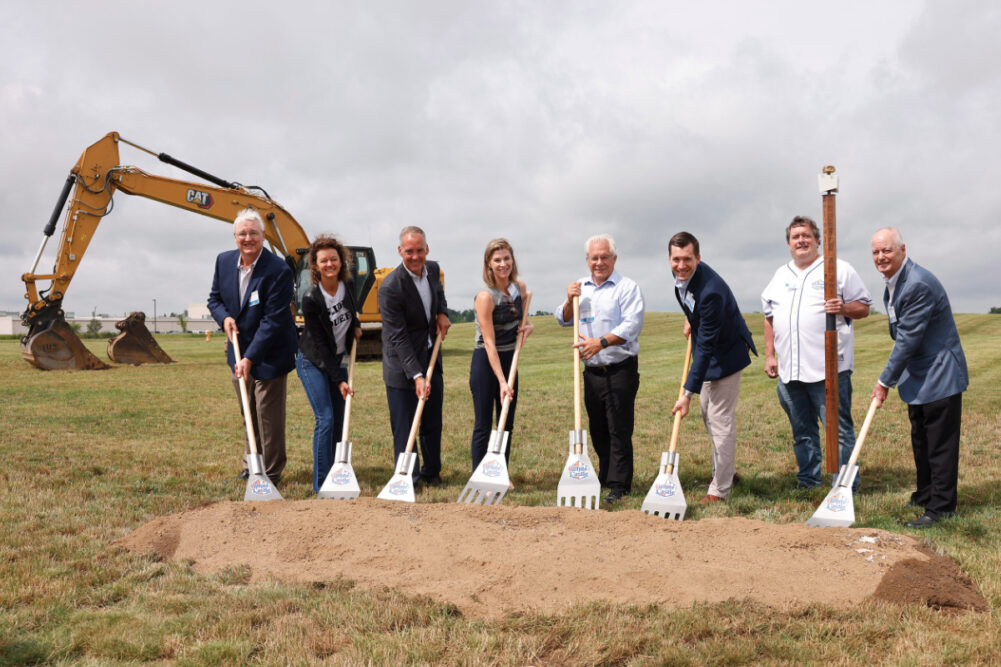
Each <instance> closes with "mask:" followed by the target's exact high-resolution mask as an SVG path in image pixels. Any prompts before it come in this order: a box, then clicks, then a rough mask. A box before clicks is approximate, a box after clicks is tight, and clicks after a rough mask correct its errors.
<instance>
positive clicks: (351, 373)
mask: <svg viewBox="0 0 1001 667" xmlns="http://www.w3.org/2000/svg"><path fill="white" fill-rule="evenodd" d="M357 353H358V339H357V338H355V337H354V336H352V337H351V357H350V360H349V361H348V389H354V388H355V356H356V355H357ZM350 428H351V394H350V393H348V397H347V398H345V399H344V429H343V430H342V431H341V442H347V441H348V432H349V429H350Z"/></svg>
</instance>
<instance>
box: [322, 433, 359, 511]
mask: <svg viewBox="0 0 1001 667" xmlns="http://www.w3.org/2000/svg"><path fill="white" fill-rule="evenodd" d="M360 495H361V487H359V486H358V478H357V477H355V471H354V468H352V467H351V443H350V442H344V441H341V442H338V443H337V449H336V451H335V454H334V465H333V466H331V467H330V472H329V473H327V477H326V479H324V480H323V484H322V485H321V486H320V491H319V493H317V494H316V497H317V498H333V499H334V500H354V499H355V498H357V497H358V496H360Z"/></svg>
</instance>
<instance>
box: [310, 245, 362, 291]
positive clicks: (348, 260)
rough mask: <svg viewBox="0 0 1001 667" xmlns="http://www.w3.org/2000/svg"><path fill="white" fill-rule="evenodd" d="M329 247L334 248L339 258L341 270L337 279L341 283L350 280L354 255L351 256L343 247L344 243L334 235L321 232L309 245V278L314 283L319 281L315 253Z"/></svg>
mask: <svg viewBox="0 0 1001 667" xmlns="http://www.w3.org/2000/svg"><path fill="white" fill-rule="evenodd" d="M330 248H333V249H334V250H336V251H337V256H338V257H340V258H341V271H340V273H338V274H337V280H339V281H340V282H342V283H346V282H348V281H349V280H351V267H352V265H353V264H354V257H352V256H351V251H350V250H348V249H347V248H346V247H344V244H343V243H341V242H340V241H338V240H337V239H336V238H335V237H333V236H328V235H327V234H321V235H319V236H317V237H316V239H315V240H314V241H313V243H312V244H311V245H310V246H309V279H310V281H311V282H312V283H313V284H314V285H316V284H317V283H319V282H320V270H319V269H318V268H316V255H317V253H319V252H320V251H321V250H327V249H330Z"/></svg>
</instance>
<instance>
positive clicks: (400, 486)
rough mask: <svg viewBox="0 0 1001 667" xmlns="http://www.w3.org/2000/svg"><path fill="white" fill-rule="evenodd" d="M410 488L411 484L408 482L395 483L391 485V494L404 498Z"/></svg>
mask: <svg viewBox="0 0 1001 667" xmlns="http://www.w3.org/2000/svg"><path fill="white" fill-rule="evenodd" d="M409 488H410V484H408V483H407V482H393V483H392V484H390V485H389V492H390V493H392V494H393V495H394V496H402V495H403V494H405V493H406V492H407V489H409Z"/></svg>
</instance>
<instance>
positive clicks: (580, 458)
mask: <svg viewBox="0 0 1001 667" xmlns="http://www.w3.org/2000/svg"><path fill="white" fill-rule="evenodd" d="M573 340H574V343H575V344H576V343H579V342H580V297H576V296H575V297H574V298H573ZM573 426H574V430H572V431H570V455H569V456H568V457H567V462H566V465H564V466H563V474H562V475H561V476H560V483H559V486H557V487H556V506H557V507H563V506H566V507H571V506H572V507H583V508H584V509H590V510H594V509H598V499H599V497H600V496H601V483H600V482H598V477H597V475H595V474H594V466H592V465H591V459H590V458H588V455H587V431H585V430H584V429H582V428H581V416H580V348H579V347H575V348H574V349H573Z"/></svg>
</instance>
